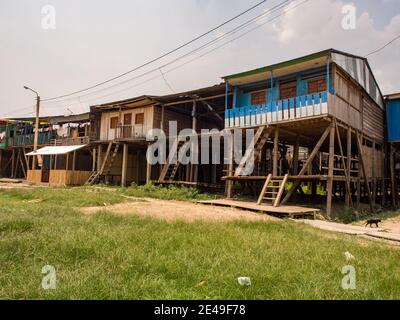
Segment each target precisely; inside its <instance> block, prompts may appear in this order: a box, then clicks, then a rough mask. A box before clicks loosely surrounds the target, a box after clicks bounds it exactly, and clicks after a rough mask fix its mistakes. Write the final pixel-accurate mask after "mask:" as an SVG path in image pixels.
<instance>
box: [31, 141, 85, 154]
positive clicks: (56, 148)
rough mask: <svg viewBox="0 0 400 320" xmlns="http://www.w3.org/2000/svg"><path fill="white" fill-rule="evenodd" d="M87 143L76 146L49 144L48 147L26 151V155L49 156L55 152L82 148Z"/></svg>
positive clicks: (65, 152)
mask: <svg viewBox="0 0 400 320" xmlns="http://www.w3.org/2000/svg"><path fill="white" fill-rule="evenodd" d="M86 146H87V145H86V144H84V145H77V146H49V147H44V148H41V149H38V150H37V151H36V152H34V151H33V152H29V153H27V156H49V155H55V154H67V153H70V152H73V151H76V150H79V149H82V148H83V147H86Z"/></svg>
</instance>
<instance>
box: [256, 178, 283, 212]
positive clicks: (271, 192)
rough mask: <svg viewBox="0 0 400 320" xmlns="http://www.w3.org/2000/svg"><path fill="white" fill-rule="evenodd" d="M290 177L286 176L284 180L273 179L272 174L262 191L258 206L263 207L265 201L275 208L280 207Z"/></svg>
mask: <svg viewBox="0 0 400 320" xmlns="http://www.w3.org/2000/svg"><path fill="white" fill-rule="evenodd" d="M288 176H289V175H285V176H284V178H283V179H282V180H279V179H272V174H270V175H268V177H267V180H266V181H265V183H264V186H263V188H262V190H261V193H260V196H259V198H258V201H257V204H258V205H261V204H262V203H263V202H264V201H265V200H266V201H269V202H271V204H272V205H273V206H274V207H279V205H280V203H281V199H282V195H283V192H284V191H285V185H286V182H287V180H288Z"/></svg>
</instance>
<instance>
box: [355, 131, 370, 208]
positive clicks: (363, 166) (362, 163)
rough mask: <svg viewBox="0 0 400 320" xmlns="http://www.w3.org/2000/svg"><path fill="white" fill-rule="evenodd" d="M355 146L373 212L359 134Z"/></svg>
mask: <svg viewBox="0 0 400 320" xmlns="http://www.w3.org/2000/svg"><path fill="white" fill-rule="evenodd" d="M357 147H358V151H359V154H360V160H361V166H362V170H363V175H364V181H365V186H366V187H367V192H368V198H369V204H370V209H371V212H374V206H373V201H372V196H371V189H370V187H369V182H368V176H367V170H366V168H365V162H364V156H363V152H362V144H361V140H360V135H359V134H357Z"/></svg>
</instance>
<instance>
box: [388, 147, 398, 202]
mask: <svg viewBox="0 0 400 320" xmlns="http://www.w3.org/2000/svg"><path fill="white" fill-rule="evenodd" d="M389 154H390V180H391V185H392V191H391V195H392V206H393V208H396V207H397V201H396V200H397V197H396V187H395V184H396V174H395V164H394V152H393V146H392V145H391V146H390V152H389Z"/></svg>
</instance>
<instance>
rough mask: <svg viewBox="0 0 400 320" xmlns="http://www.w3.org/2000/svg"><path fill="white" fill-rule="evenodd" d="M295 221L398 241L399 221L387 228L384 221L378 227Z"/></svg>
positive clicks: (347, 232)
mask: <svg viewBox="0 0 400 320" xmlns="http://www.w3.org/2000/svg"><path fill="white" fill-rule="evenodd" d="M296 221H298V222H302V223H305V224H308V225H311V226H313V227H315V228H319V229H322V230H327V231H335V232H340V233H346V234H351V235H363V236H369V237H374V238H380V239H385V240H391V241H396V242H400V231H399V226H400V222H399V221H398V222H397V224H395V228H394V227H393V228H392V229H388V228H387V226H389V224H386V227H385V224H384V223H382V224H381V226H380V227H379V228H369V227H365V225H364V226H361V225H351V224H341V223H335V222H329V221H321V220H296Z"/></svg>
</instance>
